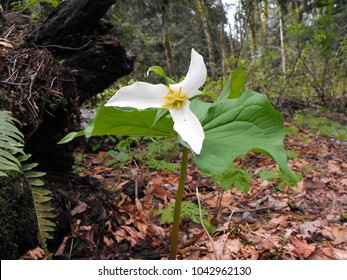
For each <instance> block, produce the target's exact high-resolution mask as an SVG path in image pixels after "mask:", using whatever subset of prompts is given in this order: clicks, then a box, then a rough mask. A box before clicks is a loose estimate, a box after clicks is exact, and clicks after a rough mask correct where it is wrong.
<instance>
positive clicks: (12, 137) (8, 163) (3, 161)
mask: <svg viewBox="0 0 347 280" xmlns="http://www.w3.org/2000/svg"><path fill="white" fill-rule="evenodd" d="M15 123H19V121H18V120H17V119H15V118H14V117H12V116H11V113H10V112H8V111H0V127H1V130H0V176H2V177H7V174H6V172H4V171H16V172H21V163H20V161H19V160H18V159H17V158H16V155H18V154H22V155H23V154H24V151H23V143H24V136H23V134H22V133H21V132H20V131H19V129H18V128H17V127H16V125H15Z"/></svg>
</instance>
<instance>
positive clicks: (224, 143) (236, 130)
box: [193, 91, 296, 182]
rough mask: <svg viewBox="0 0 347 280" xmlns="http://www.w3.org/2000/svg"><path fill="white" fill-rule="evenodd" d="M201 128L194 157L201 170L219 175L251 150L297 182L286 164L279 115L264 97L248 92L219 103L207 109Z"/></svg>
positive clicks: (281, 124) (282, 128) (282, 130)
mask: <svg viewBox="0 0 347 280" xmlns="http://www.w3.org/2000/svg"><path fill="white" fill-rule="evenodd" d="M202 125H203V128H204V131H205V140H204V143H203V147H202V150H201V153H200V154H199V155H194V156H193V158H194V161H195V163H196V164H197V165H198V166H199V168H201V169H202V170H203V171H205V172H207V173H211V174H219V173H222V172H224V171H225V170H227V168H228V167H229V166H230V165H231V163H232V162H233V161H234V160H235V159H236V158H237V157H238V156H241V155H244V154H246V153H247V152H248V151H250V150H254V151H258V152H262V153H265V154H267V155H268V156H270V157H272V158H273V159H274V160H275V161H276V162H277V164H278V165H279V167H280V169H281V171H282V172H283V173H284V174H285V175H286V176H287V177H288V178H290V180H292V181H293V182H295V181H296V178H295V176H294V174H293V172H292V171H291V170H290V168H289V167H288V164H287V156H286V152H285V149H284V146H283V139H284V127H283V121H282V118H281V115H280V114H279V112H277V111H276V110H275V109H274V108H273V107H272V106H271V104H270V102H269V101H268V99H267V98H266V97H265V96H264V95H261V94H258V93H256V92H252V91H247V92H244V93H243V94H242V96H241V97H240V98H237V99H227V100H224V101H221V102H220V103H219V104H217V105H214V106H212V107H211V108H210V109H209V111H208V114H206V117H205V118H204V119H203V120H202Z"/></svg>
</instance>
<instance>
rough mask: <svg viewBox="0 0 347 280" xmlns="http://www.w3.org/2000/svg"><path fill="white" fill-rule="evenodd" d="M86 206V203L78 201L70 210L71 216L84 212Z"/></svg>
mask: <svg viewBox="0 0 347 280" xmlns="http://www.w3.org/2000/svg"><path fill="white" fill-rule="evenodd" d="M87 208H88V204H87V203H85V202H83V201H80V200H79V201H78V203H77V205H76V206H75V207H74V208H73V209H72V210H71V216H72V217H73V216H75V215H77V214H80V213H82V212H84V211H85V210H86V209H87Z"/></svg>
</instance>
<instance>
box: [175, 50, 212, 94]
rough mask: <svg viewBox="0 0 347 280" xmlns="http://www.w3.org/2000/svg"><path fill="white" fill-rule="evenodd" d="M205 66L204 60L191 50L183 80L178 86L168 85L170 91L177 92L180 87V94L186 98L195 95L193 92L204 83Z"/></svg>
mask: <svg viewBox="0 0 347 280" xmlns="http://www.w3.org/2000/svg"><path fill="white" fill-rule="evenodd" d="M205 80H206V65H205V63H204V58H203V57H202V56H201V55H200V54H198V53H197V52H196V51H195V50H194V49H192V55H191V59H190V65H189V70H188V73H187V75H186V77H185V78H184V80H183V81H182V82H180V83H178V84H173V85H170V87H171V88H172V89H174V90H175V91H178V90H179V88H180V87H182V92H183V93H185V94H187V96H188V98H191V97H193V96H194V95H195V92H196V91H197V90H198V89H199V88H200V87H201V86H202V85H203V84H204V83H205Z"/></svg>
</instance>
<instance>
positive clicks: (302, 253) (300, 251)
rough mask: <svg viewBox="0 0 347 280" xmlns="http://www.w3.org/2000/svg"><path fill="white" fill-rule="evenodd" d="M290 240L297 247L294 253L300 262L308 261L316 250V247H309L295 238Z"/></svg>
mask: <svg viewBox="0 0 347 280" xmlns="http://www.w3.org/2000/svg"><path fill="white" fill-rule="evenodd" d="M290 240H291V241H292V244H293V245H294V247H295V249H294V253H295V254H297V256H298V257H299V259H300V260H304V259H307V258H308V257H309V256H310V255H311V254H312V253H313V252H314V251H315V250H316V246H314V245H309V244H307V243H306V242H305V241H301V240H298V239H295V238H294V237H291V238H290Z"/></svg>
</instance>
